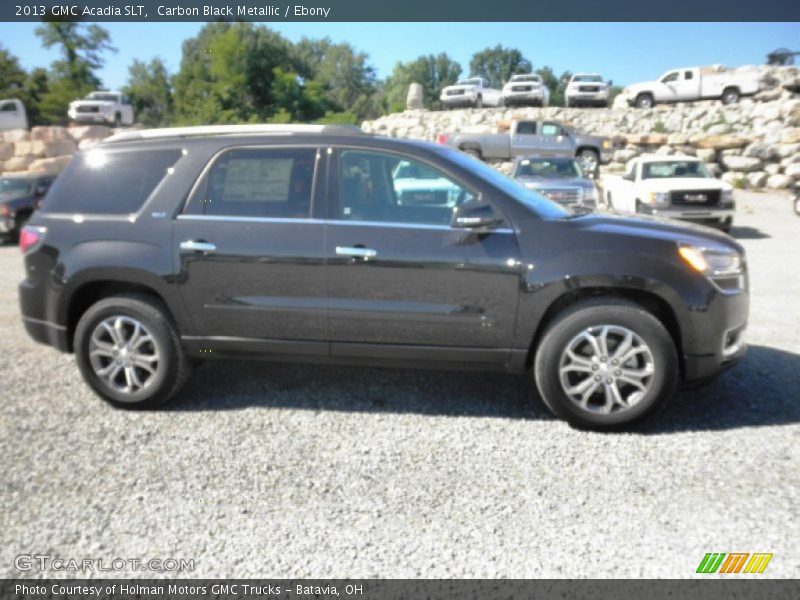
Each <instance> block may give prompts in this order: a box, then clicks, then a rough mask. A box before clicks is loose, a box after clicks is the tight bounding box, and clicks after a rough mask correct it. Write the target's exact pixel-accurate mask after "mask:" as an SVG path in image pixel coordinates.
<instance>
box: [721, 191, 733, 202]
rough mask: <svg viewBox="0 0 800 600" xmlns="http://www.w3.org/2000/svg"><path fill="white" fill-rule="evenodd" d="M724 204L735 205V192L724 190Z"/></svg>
mask: <svg viewBox="0 0 800 600" xmlns="http://www.w3.org/2000/svg"><path fill="white" fill-rule="evenodd" d="M721 198H722V200H721V202H722V204H733V190H722V196H721Z"/></svg>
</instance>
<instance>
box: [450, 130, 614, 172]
mask: <svg viewBox="0 0 800 600" xmlns="http://www.w3.org/2000/svg"><path fill="white" fill-rule="evenodd" d="M439 141H440V142H442V143H445V144H449V145H451V146H455V147H456V148H458V149H459V150H461V151H463V152H466V153H467V154H472V155H473V156H476V157H478V158H480V159H483V160H510V159H512V158H514V157H517V156H528V155H532V154H535V155H537V156H542V157H547V156H569V157H572V156H574V157H576V158H577V159H578V162H579V163H580V165H581V169H583V172H584V173H586V174H587V175H595V174H597V170H598V167H599V165H600V164H607V163H609V162H610V161H611V155H612V152H613V149H614V144H613V142H612V141H611V139H609V138H606V137H602V136H597V135H588V134H585V133H580V132H577V131H575V130H574V129H572V128H570V127H567V126H566V125H563V124H561V123H558V122H556V121H527V120H525V121H514V122H513V123H512V124H511V128H510V129H509V131H507V132H505V133H453V134H445V135H442V136H439Z"/></svg>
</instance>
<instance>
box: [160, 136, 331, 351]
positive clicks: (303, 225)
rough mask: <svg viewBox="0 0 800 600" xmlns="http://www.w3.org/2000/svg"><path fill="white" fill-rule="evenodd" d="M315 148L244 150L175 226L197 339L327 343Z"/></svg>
mask: <svg viewBox="0 0 800 600" xmlns="http://www.w3.org/2000/svg"><path fill="white" fill-rule="evenodd" d="M318 162H320V161H319V154H318V152H317V150H316V149H315V148H312V149H309V148H289V149H281V148H237V149H233V150H229V151H227V152H225V153H223V154H222V155H221V156H220V157H219V158H217V159H216V160H215V162H214V164H213V165H212V167H211V168H210V169H209V171H208V174H207V175H206V176H205V177H204V179H203V180H202V181H201V182H200V184H199V185H198V188H197V190H195V192H194V193H193V196H192V198H191V199H190V200H189V204H188V205H187V208H186V210H185V211H184V214H182V215H181V216H179V217H178V219H177V220H176V222H175V226H174V233H173V245H174V248H175V256H176V261H178V262H177V264H178V265H179V268H180V270H179V273H180V275H179V277H178V281H177V283H178V287H179V290H180V293H181V297H182V299H183V302H184V304H185V305H186V307H187V309H188V311H189V313H190V314H191V316H192V318H193V320H194V325H195V332H196V334H197V335H198V336H213V337H241V338H265V339H280V340H323V339H325V290H324V285H323V281H324V242H323V235H324V225H323V222H322V221H319V220H314V219H311V218H310V215H311V210H312V208H311V198H312V195H316V194H321V192H320V191H319V190H316V188H315V186H314V172H315V170H320V169H321V166H320V165H318V164H317V163H318Z"/></svg>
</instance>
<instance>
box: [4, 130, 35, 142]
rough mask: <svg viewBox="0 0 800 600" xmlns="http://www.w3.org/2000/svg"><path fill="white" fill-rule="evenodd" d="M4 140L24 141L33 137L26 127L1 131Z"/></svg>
mask: <svg viewBox="0 0 800 600" xmlns="http://www.w3.org/2000/svg"><path fill="white" fill-rule="evenodd" d="M0 135H2V137H3V141H4V142H10V143H14V142H24V141H26V140H29V139H31V134H30V133H28V131H27V130H26V129H9V130H8V131H3V132H0Z"/></svg>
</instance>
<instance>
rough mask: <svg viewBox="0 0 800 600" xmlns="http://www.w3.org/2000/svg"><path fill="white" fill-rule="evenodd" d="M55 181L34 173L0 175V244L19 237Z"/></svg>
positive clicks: (50, 177)
mask: <svg viewBox="0 0 800 600" xmlns="http://www.w3.org/2000/svg"><path fill="white" fill-rule="evenodd" d="M53 179H54V176H52V175H35V174H32V173H19V174H17V173H9V174H6V175H0V243H2V242H5V241H9V240H11V241H13V240H16V239H17V238H18V237H19V232H20V231H21V230H22V228H23V227H24V226H25V223H26V222H27V221H28V219H29V218H30V216H31V215H32V214H33V211H34V210H36V209H37V208H38V207H39V204H40V203H41V201H42V199H43V198H44V195H45V194H46V193H47V190H48V189H49V188H50V184H51V183H53Z"/></svg>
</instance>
